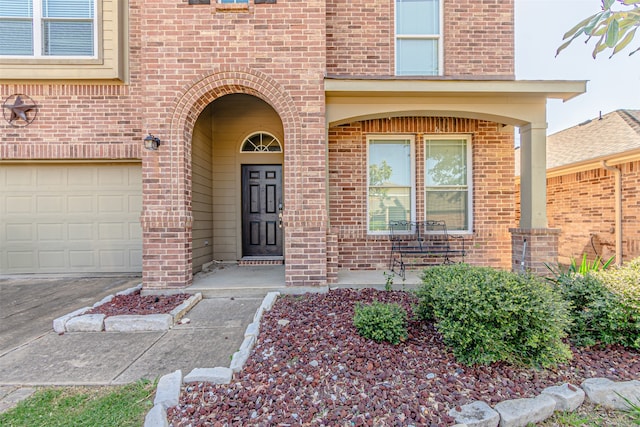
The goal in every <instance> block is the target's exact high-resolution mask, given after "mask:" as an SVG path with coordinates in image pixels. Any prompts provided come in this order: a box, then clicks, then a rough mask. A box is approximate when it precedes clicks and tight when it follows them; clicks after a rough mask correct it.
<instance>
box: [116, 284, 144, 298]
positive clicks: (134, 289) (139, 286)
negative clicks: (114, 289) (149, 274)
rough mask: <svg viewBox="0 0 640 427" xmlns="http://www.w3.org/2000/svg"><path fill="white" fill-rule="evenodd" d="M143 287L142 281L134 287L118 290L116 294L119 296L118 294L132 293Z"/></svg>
mask: <svg viewBox="0 0 640 427" xmlns="http://www.w3.org/2000/svg"><path fill="white" fill-rule="evenodd" d="M141 289H142V283H140V284H139V285H137V286H134V287H133V288H129V289H125V290H124V291H120V292H118V293H117V294H116V296H118V295H131V294H132V293H134V292H137V291H139V290H141Z"/></svg>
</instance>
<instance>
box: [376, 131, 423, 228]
mask: <svg viewBox="0 0 640 427" xmlns="http://www.w3.org/2000/svg"><path fill="white" fill-rule="evenodd" d="M413 147H414V140H413V137H409V136H406V135H402V136H393V135H384V136H369V137H367V159H368V168H367V171H368V172H367V182H368V187H367V190H368V191H367V211H368V212H367V222H368V224H367V230H368V232H369V233H372V234H375V233H380V234H386V233H387V232H388V230H389V221H399V220H407V221H410V220H412V219H413V218H415V179H414V176H415V174H414V169H413V165H414V163H415V162H414V148H413Z"/></svg>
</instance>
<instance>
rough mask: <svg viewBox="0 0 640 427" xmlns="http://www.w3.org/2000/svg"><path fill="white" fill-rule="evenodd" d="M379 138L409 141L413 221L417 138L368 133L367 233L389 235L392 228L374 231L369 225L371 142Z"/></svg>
mask: <svg viewBox="0 0 640 427" xmlns="http://www.w3.org/2000/svg"><path fill="white" fill-rule="evenodd" d="M378 140H387V141H389V140H392V141H396V140H397V141H409V146H410V160H409V167H410V169H411V170H410V172H409V173H410V177H411V182H410V185H411V190H410V195H411V212H410V214H409V216H410V218H411V221H415V220H416V138H415V135H412V134H370V135H367V147H366V148H367V163H366V169H367V178H366V179H367V181H366V186H367V187H366V188H367V195H366V199H365V200H366V206H367V209H366V211H367V212H366V224H367V234H368V235H377V236H387V235H389V234H390V232H391V231H390V230H380V231H372V230H371V229H370V227H369V179H370V176H369V167H370V164H369V151H370V150H369V147H370V144H371V141H378ZM410 232H411V231H407V233H410Z"/></svg>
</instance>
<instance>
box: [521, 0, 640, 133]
mask: <svg viewBox="0 0 640 427" xmlns="http://www.w3.org/2000/svg"><path fill="white" fill-rule="evenodd" d="M515 7H516V11H515V13H516V40H515V43H516V79H518V80H588V82H587V92H586V93H584V94H582V95H580V96H578V97H575V98H573V99H571V100H569V101H567V102H563V101H562V100H556V99H552V100H549V101H547V124H548V128H547V134H548V135H551V134H553V133H556V132H559V131H561V130H564V129H566V128H569V127H572V126H575V125H577V124H579V123H582V122H584V121H586V120H589V119H594V118H597V117H598V115H599V114H600V112H602V114H603V115H604V114H606V113H609V112H611V111H614V110H618V109H640V52H638V53H636V54H634V55H632V56H629V52H630V51H631V50H633V49H629V47H632V46H635V47H637V46H638V45H639V44H640V33H639V34H638V35H637V36H636V39H635V40H634V42H632V44H631V46H629V47H627V49H625V50H623V51H621V52H619V53H618V54H616V55H615V56H614V57H613V58H611V59H610V58H609V56H610V53H607V52H606V51H605V52H603V53H601V54H599V55H598V56H597V58H596V59H593V57H592V56H591V52H592V51H593V47H594V45H595V43H594V41H593V40H592V41H591V42H590V43H589V44H585V43H584V40H585V39H584V38H578V39H576V40H574V42H573V43H572V44H571V45H570V46H569V47H568V48H566V49H565V50H563V51H562V52H561V53H560V55H558V57H557V58H556V57H555V54H556V50H557V48H558V47H559V46H560V45H561V44H562V43H563V40H562V37H563V35H564V33H565V32H567V31H568V30H570V29H571V28H573V26H574V25H575V24H577V23H578V22H580V21H581V20H582V19H584V18H586V17H588V16H590V15H593V14H594V13H596V12H597V11H599V10H600V7H601V0H515Z"/></svg>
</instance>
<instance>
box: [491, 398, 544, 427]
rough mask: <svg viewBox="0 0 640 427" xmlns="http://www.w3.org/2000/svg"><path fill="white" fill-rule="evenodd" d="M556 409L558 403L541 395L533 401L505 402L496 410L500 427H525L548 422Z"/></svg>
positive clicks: (497, 406)
mask: <svg viewBox="0 0 640 427" xmlns="http://www.w3.org/2000/svg"><path fill="white" fill-rule="evenodd" d="M555 408H556V401H555V400H554V399H553V398H552V397H551V396H549V395H546V394H541V395H540V396H537V397H534V398H533V399H514V400H505V401H503V402H500V403H498V404H497V405H496V406H495V407H494V409H495V410H496V411H497V412H498V413H499V414H500V427H525V426H526V425H527V424H529V423H534V424H535V423H539V422H541V421H544V420H546V419H547V418H549V417H550V416H551V415H553V411H554V410H555Z"/></svg>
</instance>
